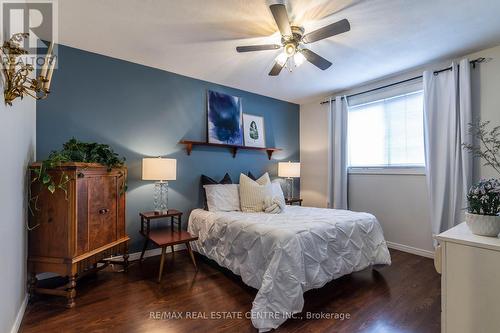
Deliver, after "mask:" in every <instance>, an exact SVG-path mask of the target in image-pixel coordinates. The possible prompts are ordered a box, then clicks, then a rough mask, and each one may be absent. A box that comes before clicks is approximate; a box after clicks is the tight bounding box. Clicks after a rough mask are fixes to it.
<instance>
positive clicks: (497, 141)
mask: <svg viewBox="0 0 500 333" xmlns="http://www.w3.org/2000/svg"><path fill="white" fill-rule="evenodd" d="M488 125H489V122H488V121H485V122H481V123H477V124H470V132H471V134H472V135H473V136H474V138H475V139H476V140H477V141H478V143H479V145H472V144H464V148H465V149H467V150H468V151H469V152H471V153H472V154H473V155H474V156H475V157H479V158H481V159H482V160H483V161H484V162H485V163H484V165H485V166H489V167H491V168H493V170H495V171H496V172H498V173H499V174H500V126H496V127H494V128H493V129H491V130H489V129H488ZM467 202H468V207H467V212H466V213H465V222H466V223H467V226H468V227H469V229H470V230H471V231H472V233H474V234H476V235H481V236H492V237H497V236H498V235H499V234H500V215H499V214H500V181H499V180H498V179H495V178H491V179H488V180H486V179H481V180H480V181H479V183H477V184H475V185H473V186H472V187H471V188H470V190H469V193H468V194H467Z"/></svg>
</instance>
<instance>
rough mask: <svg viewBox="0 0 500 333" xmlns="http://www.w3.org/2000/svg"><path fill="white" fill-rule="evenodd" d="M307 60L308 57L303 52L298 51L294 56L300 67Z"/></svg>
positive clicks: (294, 60)
mask: <svg viewBox="0 0 500 333" xmlns="http://www.w3.org/2000/svg"><path fill="white" fill-rule="evenodd" d="M304 61H306V57H304V55H303V54H302V53H301V52H296V53H295V55H294V56H293V62H294V63H295V66H296V67H299V66H300V65H302V64H303V63H304Z"/></svg>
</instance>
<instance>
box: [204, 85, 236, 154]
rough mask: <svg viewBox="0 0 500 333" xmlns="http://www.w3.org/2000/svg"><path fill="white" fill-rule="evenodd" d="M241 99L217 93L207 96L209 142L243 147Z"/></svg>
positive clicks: (210, 93)
mask: <svg viewBox="0 0 500 333" xmlns="http://www.w3.org/2000/svg"><path fill="white" fill-rule="evenodd" d="M242 114H243V113H242V109H241V98H240V97H235V96H231V95H227V94H223V93H220V92H215V91H211V90H209V91H208V95H207V124H208V130H207V134H208V142H209V143H223V144H230V145H240V146H241V145H243V118H242Z"/></svg>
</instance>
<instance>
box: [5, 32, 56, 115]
mask: <svg viewBox="0 0 500 333" xmlns="http://www.w3.org/2000/svg"><path fill="white" fill-rule="evenodd" d="M28 37H29V34H28V33H17V34H14V35H12V37H11V39H9V40H8V41H6V42H4V43H3V46H2V48H1V49H0V50H1V52H2V71H3V75H4V99H5V104H8V105H11V106H12V101H13V100H15V99H16V98H17V97H20V98H21V99H23V97H24V96H25V95H28V96H31V97H33V98H35V99H37V100H38V99H45V98H47V97H48V95H49V93H50V81H51V80H52V74H53V73H54V68H55V66H56V58H55V57H54V55H53V54H52V50H53V47H54V44H53V43H50V46H49V49H48V51H47V54H46V56H45V61H44V63H43V66H42V69H41V71H40V75H39V76H38V78H35V79H32V78H30V75H31V73H32V72H33V71H34V70H35V68H34V67H33V65H30V64H25V63H24V62H23V61H22V59H18V58H19V57H20V56H22V55H25V54H28V51H26V50H25V49H23V48H22V47H21V45H20V43H21V41H22V40H23V39H24V38H28Z"/></svg>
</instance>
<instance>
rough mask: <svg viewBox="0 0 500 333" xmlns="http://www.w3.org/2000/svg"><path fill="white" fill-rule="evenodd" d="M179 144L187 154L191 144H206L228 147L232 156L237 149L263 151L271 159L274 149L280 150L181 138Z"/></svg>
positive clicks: (189, 152)
mask: <svg viewBox="0 0 500 333" xmlns="http://www.w3.org/2000/svg"><path fill="white" fill-rule="evenodd" d="M179 144H182V145H185V146H186V152H187V154H188V155H191V151H192V150H193V146H207V147H220V148H229V150H230V151H231V153H232V154H233V158H235V157H236V153H237V152H238V150H240V149H242V150H260V151H265V152H266V153H267V158H268V159H271V156H272V155H273V153H274V152H275V151H280V150H281V149H279V148H267V147H266V148H259V147H247V146H239V145H228V144H221V143H209V142H202V141H190V140H181V141H179Z"/></svg>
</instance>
